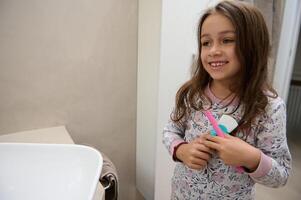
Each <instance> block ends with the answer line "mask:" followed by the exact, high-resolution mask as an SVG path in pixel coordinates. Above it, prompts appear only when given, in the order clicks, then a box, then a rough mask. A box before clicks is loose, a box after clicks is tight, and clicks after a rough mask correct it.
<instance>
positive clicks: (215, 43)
mask: <svg viewBox="0 0 301 200" xmlns="http://www.w3.org/2000/svg"><path fill="white" fill-rule="evenodd" d="M201 44H202V45H201V60H202V64H203V66H204V68H205V70H206V71H207V72H208V73H209V75H210V76H211V78H212V79H213V81H214V82H216V83H217V82H220V83H222V84H227V85H229V84H232V83H233V81H235V78H236V75H238V73H239V71H240V69H241V65H240V62H239V59H238V57H237V55H236V49H235V48H236V34H235V28H234V26H233V24H232V23H231V21H230V20H229V19H228V18H227V17H225V16H224V15H222V14H219V13H214V14H211V15H209V16H208V17H207V18H206V19H205V21H204V23H203V25H202V29H201Z"/></svg>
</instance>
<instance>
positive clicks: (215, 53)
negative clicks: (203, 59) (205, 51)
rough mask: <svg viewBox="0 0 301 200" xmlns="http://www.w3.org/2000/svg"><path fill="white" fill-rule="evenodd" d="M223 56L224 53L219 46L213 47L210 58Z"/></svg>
mask: <svg viewBox="0 0 301 200" xmlns="http://www.w3.org/2000/svg"><path fill="white" fill-rule="evenodd" d="M221 54H222V51H221V49H220V47H219V46H218V45H213V46H212V48H211V49H210V52H209V56H219V55H221Z"/></svg>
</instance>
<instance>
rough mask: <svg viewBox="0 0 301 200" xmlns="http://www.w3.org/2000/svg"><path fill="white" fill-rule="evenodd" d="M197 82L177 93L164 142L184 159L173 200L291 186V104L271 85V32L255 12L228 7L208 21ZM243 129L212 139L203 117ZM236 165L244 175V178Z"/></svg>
mask: <svg viewBox="0 0 301 200" xmlns="http://www.w3.org/2000/svg"><path fill="white" fill-rule="evenodd" d="M198 43H199V55H198V60H197V69H196V72H195V74H194V75H193V76H192V78H191V79H190V80H189V81H188V82H186V83H185V84H184V85H183V86H182V87H181V88H180V89H179V91H178V92H177V96H176V104H175V109H174V111H173V112H172V114H171V120H170V121H169V123H168V124H167V125H166V127H165V128H164V131H163V143H164V144H165V146H166V147H167V149H168V150H169V152H170V154H171V155H172V156H173V159H174V160H175V161H178V162H177V164H176V168H175V171H174V176H173V178H172V197H171V199H179V200H186V199H187V200H192V199H206V200H207V199H214V200H218V199H231V200H232V199H235V200H240V199H241V200H249V199H254V184H255V183H260V184H263V185H266V186H269V187H279V186H283V185H285V184H286V182H287V179H288V176H289V172H290V170H291V155H290V153H289V150H288V146H287V140H286V113H285V112H286V111H285V104H284V102H283V101H282V100H281V99H280V98H279V97H278V96H277V93H276V92H275V91H274V90H273V89H272V87H270V86H269V85H268V83H267V62H268V55H269V47H270V43H269V34H268V30H267V27H266V24H265V22H264V19H263V16H262V14H261V13H260V12H259V11H258V9H256V8H255V7H253V6H251V5H248V4H245V3H241V2H237V1H223V2H220V3H219V4H217V5H216V6H215V7H214V8H212V9H209V10H207V11H206V12H205V14H204V15H203V16H202V17H201V19H200V22H199V27H198ZM207 110H209V111H210V112H211V113H213V116H214V117H215V119H216V120H218V119H219V118H220V117H221V116H222V115H223V114H228V115H231V116H232V117H233V118H234V119H235V120H236V121H237V122H238V124H239V126H238V127H237V128H236V129H235V130H234V131H232V132H231V134H230V135H226V137H225V138H222V137H218V136H211V135H210V134H209V133H208V132H209V131H210V130H212V125H211V123H210V122H209V121H208V119H207V117H206V115H205V114H204V111H207ZM237 166H241V167H242V168H243V169H244V171H243V172H238V171H237Z"/></svg>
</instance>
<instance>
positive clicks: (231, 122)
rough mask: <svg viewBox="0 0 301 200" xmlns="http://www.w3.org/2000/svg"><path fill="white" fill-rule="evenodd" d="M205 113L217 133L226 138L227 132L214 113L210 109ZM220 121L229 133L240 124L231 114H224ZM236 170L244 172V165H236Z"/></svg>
mask: <svg viewBox="0 0 301 200" xmlns="http://www.w3.org/2000/svg"><path fill="white" fill-rule="evenodd" d="M204 114H205V115H206V117H207V118H208V120H209V121H210V123H211V124H212V126H213V129H214V130H215V132H216V134H217V135H218V136H219V137H222V138H224V137H225V134H224V133H223V131H222V130H221V128H220V127H219V124H218V123H217V121H216V120H215V118H214V117H213V115H212V113H211V112H210V111H209V110H206V111H204ZM219 122H222V123H221V124H220V125H223V126H224V127H226V128H227V132H228V133H230V132H231V131H233V130H234V129H235V128H236V127H237V126H238V124H237V122H236V120H235V119H233V118H232V117H230V116H229V115H223V116H222V117H221V119H220V121H219ZM236 171H237V172H239V173H242V172H244V169H243V168H242V167H240V166H238V167H236Z"/></svg>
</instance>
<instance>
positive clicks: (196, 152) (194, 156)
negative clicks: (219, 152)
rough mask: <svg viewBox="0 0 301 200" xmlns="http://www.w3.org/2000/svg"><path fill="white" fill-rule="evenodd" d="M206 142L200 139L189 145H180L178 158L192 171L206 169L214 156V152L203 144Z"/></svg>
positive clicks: (177, 152)
mask: <svg viewBox="0 0 301 200" xmlns="http://www.w3.org/2000/svg"><path fill="white" fill-rule="evenodd" d="M204 140H205V139H204V138H203V137H199V138H196V139H195V140H193V141H192V142H190V143H188V144H182V145H180V146H179V148H178V149H177V151H176V157H177V158H178V159H179V160H181V161H182V162H183V163H184V164H185V165H187V166H188V167H189V168H191V169H196V170H201V169H204V168H205V167H206V165H207V162H208V160H209V159H210V158H211V155H212V154H213V150H211V149H210V148H208V147H206V146H205V145H204V144H203V141H204Z"/></svg>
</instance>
